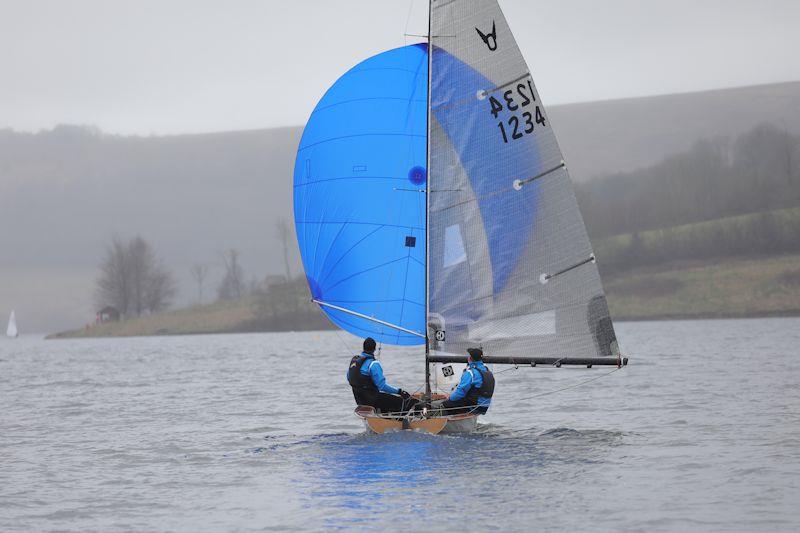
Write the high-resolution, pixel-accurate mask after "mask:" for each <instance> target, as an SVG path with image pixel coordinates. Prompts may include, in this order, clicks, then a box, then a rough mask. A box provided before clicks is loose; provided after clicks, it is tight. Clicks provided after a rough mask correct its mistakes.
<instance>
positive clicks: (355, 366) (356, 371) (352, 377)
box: [347, 353, 378, 392]
mask: <svg viewBox="0 0 800 533" xmlns="http://www.w3.org/2000/svg"><path fill="white" fill-rule="evenodd" d="M367 361H375V356H373V355H372V354H363V353H362V354H361V355H355V356H353V358H352V359H350V368H349V369H348V370H347V382H348V383H350V386H351V387H353V388H354V389H360V390H369V391H375V392H378V387H376V386H375V383H374V382H373V381H372V375H371V374H370V373H369V372H367V375H366V376H365V375H364V374H362V373H361V367H362V366H363V365H364V364H366V363H367Z"/></svg>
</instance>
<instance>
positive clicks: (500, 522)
mask: <svg viewBox="0 0 800 533" xmlns="http://www.w3.org/2000/svg"><path fill="white" fill-rule="evenodd" d="M617 330H618V336H619V338H620V341H621V344H622V347H623V350H624V351H625V352H626V353H627V354H630V356H631V362H630V365H629V366H628V367H627V368H625V369H623V370H621V371H618V372H614V373H611V374H608V375H605V376H604V377H601V378H600V379H597V380H594V381H592V382H590V383H586V384H585V385H583V386H581V387H577V388H572V389H568V390H564V391H562V392H558V393H554V394H545V393H547V392H548V391H553V390H556V389H560V388H563V387H566V386H570V385H575V384H578V383H581V382H584V381H586V380H589V379H592V378H594V377H599V376H601V375H602V374H607V373H608V372H609V370H612V369H613V368H612V369H609V368H593V369H585V368H583V369H566V368H562V369H553V368H536V369H531V368H524V369H523V368H520V369H518V370H510V371H507V372H503V373H502V374H499V375H498V376H497V391H496V393H495V397H494V403H493V406H492V408H491V410H490V411H489V414H488V415H487V416H485V417H483V419H482V422H483V424H482V426H481V427H480V429H479V431H478V433H476V434H473V435H469V436H430V435H424V434H413V433H409V432H404V433H395V434H391V435H381V436H376V435H367V434H365V433H364V429H363V426H362V424H361V422H360V421H359V420H358V419H356V418H355V416H354V415H353V414H352V409H353V399H352V395H351V392H350V389H349V387H347V385H346V383H345V376H344V374H345V370H346V367H347V364H348V362H349V358H350V353H349V350H354V349H355V348H356V347H357V341H355V339H354V338H353V337H349V336H347V335H345V334H343V333H335V332H324V333H279V334H253V335H210V336H193V337H159V338H152V337H151V338H131V339H97V340H59V341H44V340H41V339H36V338H24V337H23V338H20V339H17V340H15V341H12V340H6V339H0V394H1V396H2V408H1V409H0V531H5V532H8V531H32V530H74V531H77V530H81V531H86V530H101V531H130V530H158V531H172V530H174V531H220V530H276V531H286V530H323V529H339V528H341V529H347V528H354V529H360V530H361V529H365V530H389V531H395V530H400V529H408V530H412V531H421V530H429V531H446V530H484V531H485V530H487V529H489V528H493V529H497V530H534V529H537V530H551V531H552V530H561V531H574V530H582V531H587V530H596V531H687V530H697V531H731V530H735V531H763V530H771V531H790V530H794V531H797V530H798V529H800V387H799V386H798V382H800V368H798V366H799V365H798V361H799V360H800V319H796V318H792V319H789V318H787V319H757V320H756V319H754V320H720V321H715V320H708V321H676V322H641V323H622V324H618V326H617ZM381 358H382V360H383V362H384V368H385V369H386V373H387V376H388V378H389V382H390V383H393V384H397V385H400V386H402V387H404V388H407V389H411V390H413V389H415V388H416V387H417V386H419V385H420V382H421V376H422V372H423V364H422V362H421V355H420V352H419V350H416V351H415V350H407V349H403V350H398V349H391V350H390V349H388V348H384V350H383V353H382V355H381ZM502 369H503V367H499V366H498V367H496V368H495V370H496V371H499V370H502ZM537 394H538V395H540V396H538V397H536V398H530V399H525V398H529V397H531V396H534V395H537Z"/></svg>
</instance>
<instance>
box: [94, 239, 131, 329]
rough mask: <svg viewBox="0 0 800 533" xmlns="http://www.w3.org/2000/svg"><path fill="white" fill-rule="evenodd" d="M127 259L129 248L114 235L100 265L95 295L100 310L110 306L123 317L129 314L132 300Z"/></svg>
mask: <svg viewBox="0 0 800 533" xmlns="http://www.w3.org/2000/svg"><path fill="white" fill-rule="evenodd" d="M127 258H128V250H127V246H126V245H125V243H124V242H123V241H122V240H121V239H120V238H119V237H118V236H117V235H114V237H112V239H111V244H109V245H108V247H107V248H106V253H105V257H104V259H103V262H102V263H101V264H100V277H99V278H98V279H97V292H96V294H95V300H96V303H97V307H98V308H102V307H104V306H107V305H110V306H112V307H114V308H116V309H117V311H119V313H120V315H122V316H125V315H127V314H128V308H129V307H130V299H131V294H130V280H129V272H128V261H127Z"/></svg>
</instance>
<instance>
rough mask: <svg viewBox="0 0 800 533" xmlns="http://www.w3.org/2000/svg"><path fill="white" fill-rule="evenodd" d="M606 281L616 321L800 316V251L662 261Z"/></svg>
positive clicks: (611, 308)
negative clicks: (714, 259)
mask: <svg viewBox="0 0 800 533" xmlns="http://www.w3.org/2000/svg"><path fill="white" fill-rule="evenodd" d="M604 285H605V289H606V292H607V295H608V305H609V309H610V310H611V315H612V317H614V318H615V319H616V320H649V319H663V318H732V317H753V316H787V315H800V255H787V256H779V257H773V258H769V259H750V258H740V259H732V260H728V261H725V262H724V263H720V262H699V261H696V262H688V261H685V262H680V263H671V264H664V265H661V266H659V267H651V268H641V269H636V270H634V271H632V272H628V273H626V275H625V276H619V277H614V278H611V279H609V280H606V281H605V284H604Z"/></svg>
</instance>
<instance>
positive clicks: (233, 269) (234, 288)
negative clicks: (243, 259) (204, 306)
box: [217, 249, 245, 300]
mask: <svg viewBox="0 0 800 533" xmlns="http://www.w3.org/2000/svg"><path fill="white" fill-rule="evenodd" d="M222 262H223V264H224V266H225V276H224V277H223V278H222V282H220V284H219V287H218V288H217V297H218V298H219V299H220V300H233V299H236V298H241V297H242V296H244V290H245V282H244V271H243V270H242V267H241V265H240V264H239V251H238V250H234V249H230V250H228V251H227V252H225V253H223V254H222Z"/></svg>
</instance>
